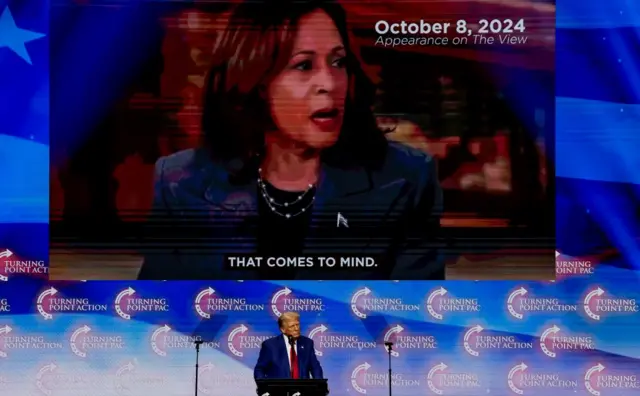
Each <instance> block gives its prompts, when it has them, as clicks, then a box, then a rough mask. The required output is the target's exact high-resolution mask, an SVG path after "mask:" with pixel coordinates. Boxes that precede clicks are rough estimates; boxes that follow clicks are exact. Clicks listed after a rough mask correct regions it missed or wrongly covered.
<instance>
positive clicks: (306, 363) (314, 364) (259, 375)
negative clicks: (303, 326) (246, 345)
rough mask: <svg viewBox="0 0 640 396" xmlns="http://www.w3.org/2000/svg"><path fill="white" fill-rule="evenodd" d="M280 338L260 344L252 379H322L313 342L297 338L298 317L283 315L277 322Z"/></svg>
mask: <svg viewBox="0 0 640 396" xmlns="http://www.w3.org/2000/svg"><path fill="white" fill-rule="evenodd" d="M278 327H279V328H280V331H281V332H282V334H280V335H278V336H276V337H273V338H269V339H268V340H265V341H264V342H263V343H262V348H261V349H260V356H258V363H256V367H255V369H254V370H253V377H254V378H255V379H256V380H259V379H283V378H293V379H298V378H300V379H308V378H313V379H321V378H323V374H322V367H321V366H320V362H319V361H318V358H317V357H316V353H315V348H314V346H313V340H312V339H311V338H309V337H305V336H303V335H300V315H299V314H298V313H296V312H285V313H283V314H282V315H281V316H280V317H279V318H278Z"/></svg>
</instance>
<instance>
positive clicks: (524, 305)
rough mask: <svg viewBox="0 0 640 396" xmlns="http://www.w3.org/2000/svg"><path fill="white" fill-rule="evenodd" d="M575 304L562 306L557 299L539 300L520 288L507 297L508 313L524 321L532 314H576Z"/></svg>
mask: <svg viewBox="0 0 640 396" xmlns="http://www.w3.org/2000/svg"><path fill="white" fill-rule="evenodd" d="M577 310H578V307H577V306H576V305H575V304H562V303H561V302H560V300H558V299H557V298H537V297H532V296H529V291H528V290H527V289H525V288H524V287H520V288H518V289H516V290H514V291H512V292H511V293H510V294H509V297H507V311H508V312H509V314H510V315H511V316H513V317H514V318H516V319H520V320H522V319H524V317H525V315H526V314H527V313H530V312H576V311H577Z"/></svg>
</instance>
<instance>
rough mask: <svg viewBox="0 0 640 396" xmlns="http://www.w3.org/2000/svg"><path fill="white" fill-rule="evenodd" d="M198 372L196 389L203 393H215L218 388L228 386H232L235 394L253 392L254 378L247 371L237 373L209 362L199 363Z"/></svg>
mask: <svg viewBox="0 0 640 396" xmlns="http://www.w3.org/2000/svg"><path fill="white" fill-rule="evenodd" d="M198 373H199V379H198V390H199V391H200V392H201V393H202V394H203V395H217V394H219V393H218V392H219V391H220V389H229V388H232V389H233V390H234V393H235V394H250V393H253V392H255V380H254V379H253V377H252V376H251V375H248V374H247V373H238V372H236V371H233V369H226V368H225V367H221V366H216V365H214V364H213V363H211V362H208V363H206V364H204V365H201V366H200V369H199V370H198Z"/></svg>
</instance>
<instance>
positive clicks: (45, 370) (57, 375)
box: [35, 363, 113, 396]
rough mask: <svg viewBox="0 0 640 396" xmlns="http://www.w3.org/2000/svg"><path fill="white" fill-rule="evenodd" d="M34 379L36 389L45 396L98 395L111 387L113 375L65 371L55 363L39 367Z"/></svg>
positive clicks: (87, 370)
mask: <svg viewBox="0 0 640 396" xmlns="http://www.w3.org/2000/svg"><path fill="white" fill-rule="evenodd" d="M35 377H36V378H35V385H36V388H37V389H38V390H39V391H40V392H41V393H42V394H44V395H46V396H56V395H78V394H82V395H99V394H101V393H103V392H104V390H105V389H112V387H113V375H105V373H104V372H103V371H101V370H91V369H84V368H78V367H75V366H74V368H72V369H65V367H63V366H61V365H57V364H55V363H48V364H45V365H42V366H40V368H39V369H38V371H37V372H36V376H35Z"/></svg>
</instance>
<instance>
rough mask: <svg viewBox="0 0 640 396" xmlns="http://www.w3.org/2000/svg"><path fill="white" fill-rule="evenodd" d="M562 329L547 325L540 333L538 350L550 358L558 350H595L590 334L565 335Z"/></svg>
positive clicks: (555, 354) (554, 355) (553, 356)
mask: <svg viewBox="0 0 640 396" xmlns="http://www.w3.org/2000/svg"><path fill="white" fill-rule="evenodd" d="M562 333H563V330H562V329H561V328H560V327H558V326H556V325H553V326H551V327H547V328H546V329H544V330H543V331H542V334H541V335H540V350H541V351H542V353H544V354H545V355H547V356H549V357H550V358H555V357H556V356H557V355H558V352H559V351H563V352H564V351H566V352H573V351H592V350H595V349H596V347H595V341H594V340H593V337H591V336H567V335H563V334H562Z"/></svg>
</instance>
